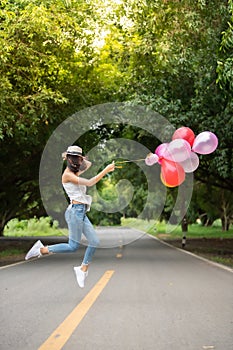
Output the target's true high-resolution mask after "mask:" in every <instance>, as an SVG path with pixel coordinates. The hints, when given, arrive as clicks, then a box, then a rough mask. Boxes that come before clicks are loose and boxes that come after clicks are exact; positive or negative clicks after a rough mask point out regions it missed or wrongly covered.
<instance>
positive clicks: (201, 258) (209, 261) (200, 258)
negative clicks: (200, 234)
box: [148, 233, 233, 273]
mask: <svg viewBox="0 0 233 350" xmlns="http://www.w3.org/2000/svg"><path fill="white" fill-rule="evenodd" d="M148 236H150V237H151V238H154V239H156V240H157V241H159V242H160V243H162V244H165V245H167V246H168V247H170V248H173V249H176V250H179V251H180V252H182V253H185V254H188V255H191V256H193V257H195V258H197V259H199V260H202V261H205V262H206V263H208V264H210V265H213V266H216V267H219V268H221V269H223V270H226V271H228V272H231V273H233V269H232V268H230V267H228V266H225V265H222V264H220V263H217V262H215V261H212V260H209V259H206V258H204V257H203V256H200V255H196V254H194V253H192V252H189V251H188V250H184V249H181V248H178V247H175V246H174V245H172V244H169V243H168V242H164V241H162V240H161V239H159V238H158V237H156V236H153V235H151V234H150V233H148Z"/></svg>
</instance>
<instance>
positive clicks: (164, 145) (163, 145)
mask: <svg viewBox="0 0 233 350" xmlns="http://www.w3.org/2000/svg"><path fill="white" fill-rule="evenodd" d="M167 146H168V143H161V145H159V146H158V147H157V148H156V150H155V154H157V156H159V157H163V154H164V151H165V150H166V148H167Z"/></svg>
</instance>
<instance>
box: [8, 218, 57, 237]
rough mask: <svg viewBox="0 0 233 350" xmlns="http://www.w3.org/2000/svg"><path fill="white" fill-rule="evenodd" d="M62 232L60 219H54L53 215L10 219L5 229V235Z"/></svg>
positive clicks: (48, 234)
mask: <svg viewBox="0 0 233 350" xmlns="http://www.w3.org/2000/svg"><path fill="white" fill-rule="evenodd" d="M62 232H63V231H62V230H61V229H59V227H58V221H56V220H52V219H51V217H40V218H32V219H29V220H18V219H12V220H10V221H9V222H8V224H7V225H6V227H5V229H4V236H12V237H18V236H60V235H62V234H63V233H62Z"/></svg>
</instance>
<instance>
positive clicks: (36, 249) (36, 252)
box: [25, 241, 44, 260]
mask: <svg viewBox="0 0 233 350" xmlns="http://www.w3.org/2000/svg"><path fill="white" fill-rule="evenodd" d="M43 247H44V245H43V244H42V243H41V241H37V242H36V243H35V244H34V245H33V246H32V248H31V249H30V250H29V251H28V252H27V254H26V256H25V260H28V259H31V258H36V257H37V258H39V257H40V256H41V255H42V254H41V252H40V248H43Z"/></svg>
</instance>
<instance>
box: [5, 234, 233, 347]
mask: <svg viewBox="0 0 233 350" xmlns="http://www.w3.org/2000/svg"><path fill="white" fill-rule="evenodd" d="M99 234H100V238H101V241H102V246H106V247H107V246H108V247H111V237H112V241H113V243H114V244H112V247H111V248H100V249H98V250H97V252H96V255H95V258H94V260H93V263H92V265H91V267H90V269H89V276H88V278H87V280H86V285H85V288H84V289H80V288H79V287H78V285H77V282H76V279H75V276H74V272H73V266H77V265H79V263H80V261H81V258H82V255H83V252H84V250H83V248H81V249H80V250H79V251H78V252H77V253H74V254H73V253H72V254H57V255H51V256H47V257H43V258H40V259H36V260H31V261H27V262H23V263H20V264H17V265H15V266H10V267H5V268H1V269H0V281H1V285H0V290H1V294H0V298H1V303H0V308H1V309H0V322H1V327H0V349H1V350H34V349H35V350H36V349H40V350H45V349H48V350H53V349H54V350H55V349H56V350H58V349H63V350H79V349H82V350H105V349H110V350H115V349H117V350H119V349H121V350H170V349H171V350H199V349H200V350H201V349H218V350H232V349H233V273H232V272H231V271H227V270H224V269H222V268H220V267H218V266H215V265H212V264H210V263H207V262H206V261H203V260H201V259H198V258H195V257H194V256H192V255H189V254H186V253H184V252H182V251H179V250H177V249H175V248H171V247H169V246H167V245H165V244H163V243H161V242H159V241H158V240H156V239H154V238H152V237H150V236H147V235H142V234H139V232H138V231H133V230H128V229H122V228H121V229H114V228H111V229H110V228H109V229H107V228H105V229H103V230H100V231H99ZM129 237H130V238H129ZM116 242H119V244H118V245H117V244H116ZM125 242H127V243H129V242H130V243H129V244H127V245H124V243H125ZM105 243H106V244H105ZM110 272H111V276H110V275H108V276H110V277H108V278H107V282H106V284H105V285H104V284H103V282H101V281H99V280H100V279H101V278H102V277H103V278H104V277H105V276H106V273H107V274H108V273H110ZM96 288H97V289H98V288H99V292H98V293H99V294H98V295H97V294H96V293H97V292H96ZM90 293H92V295H93V294H95V297H94V298H92V296H89V294H90ZM88 296H89V299H88ZM91 300H92V301H91ZM81 315H82V317H81ZM67 316H69V318H68V319H67ZM79 316H80V320H79ZM59 326H61V328H58V327H59ZM54 331H55V333H54V337H53V338H52V343H53V344H52V343H51V344H52V345H46V344H47V343H46V340H47V339H50V338H51V334H52V333H53V332H54ZM64 337H66V338H67V339H65V340H64ZM56 341H58V343H59V342H60V343H59V344H62V345H56V344H57V343H56ZM62 341H63V343H62Z"/></svg>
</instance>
